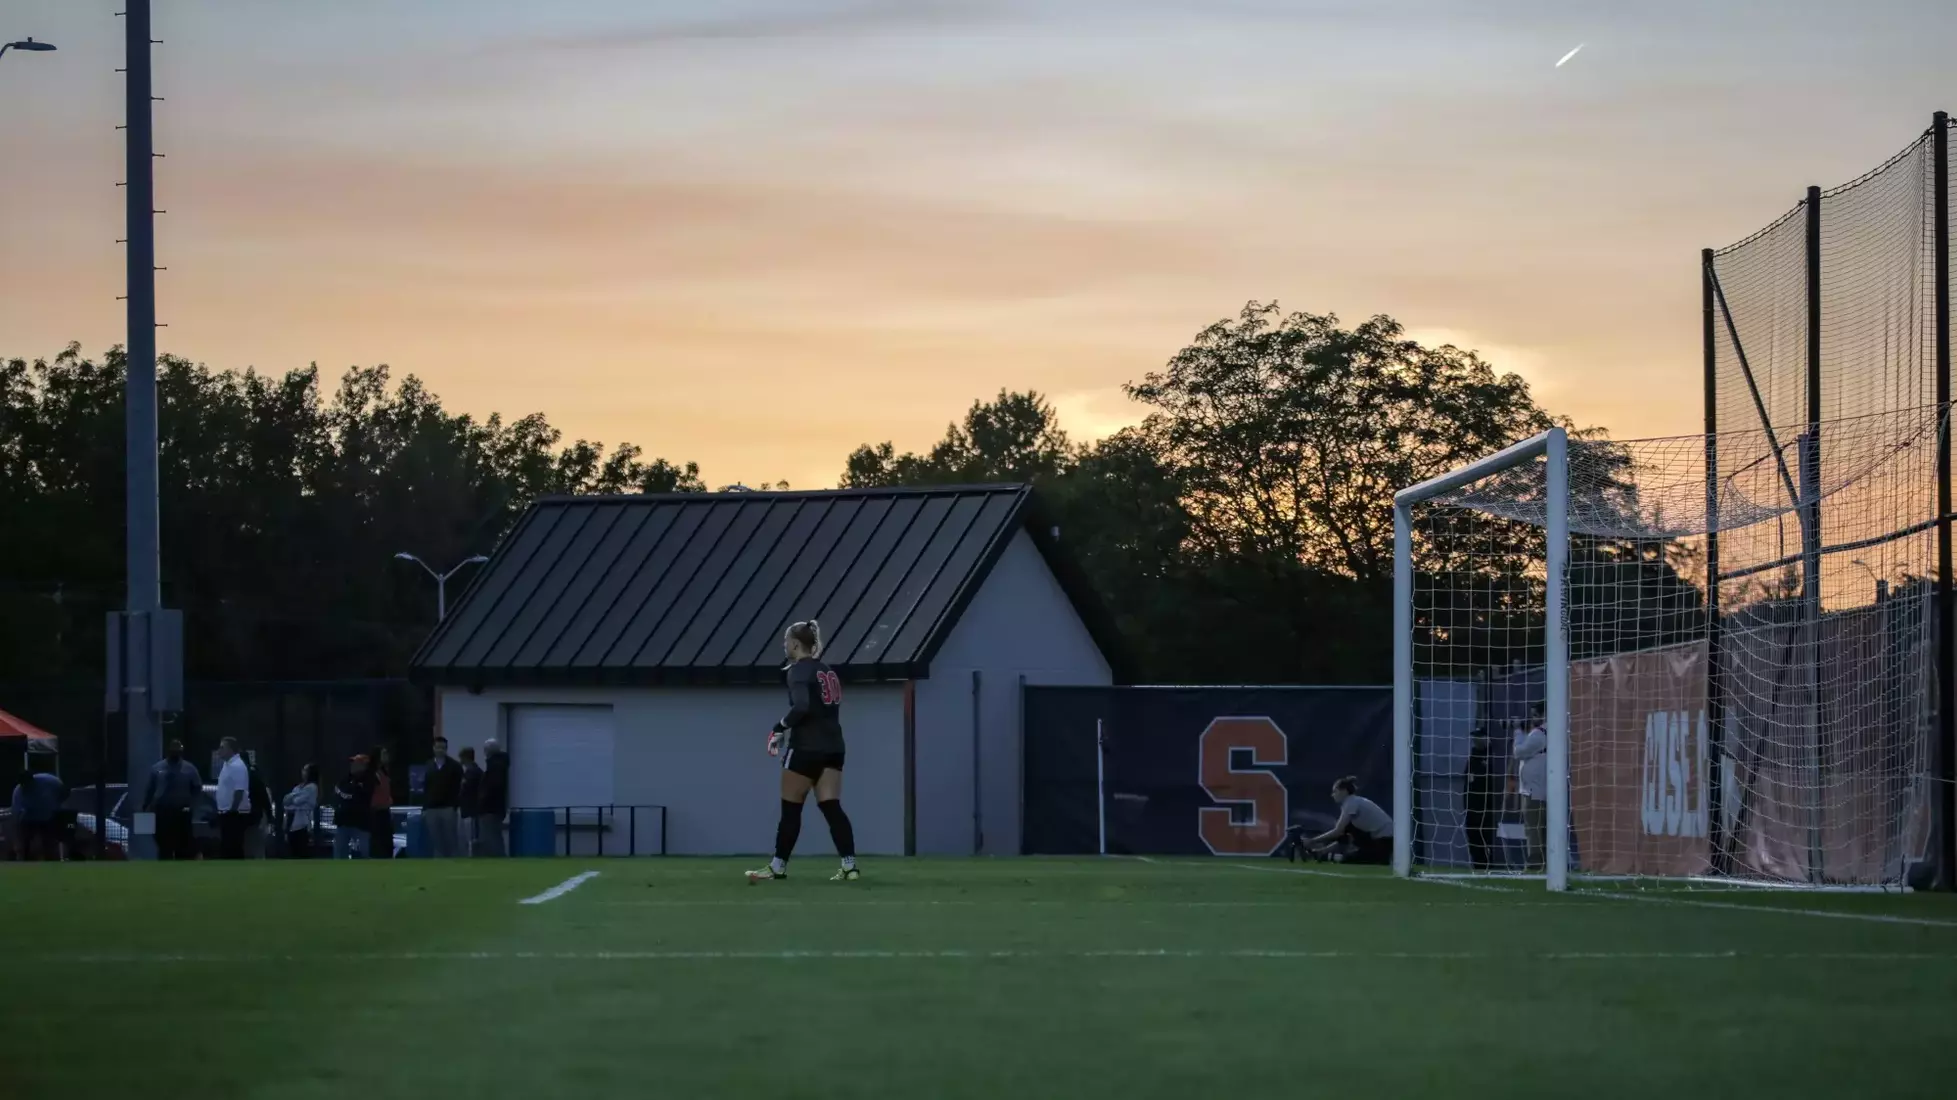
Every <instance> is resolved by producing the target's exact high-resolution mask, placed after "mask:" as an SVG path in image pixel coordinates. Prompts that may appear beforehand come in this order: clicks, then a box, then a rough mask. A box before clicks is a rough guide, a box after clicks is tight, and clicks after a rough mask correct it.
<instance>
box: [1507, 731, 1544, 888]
mask: <svg viewBox="0 0 1957 1100" xmlns="http://www.w3.org/2000/svg"><path fill="white" fill-rule="evenodd" d="M1548 753H1549V733H1548V731H1547V730H1545V729H1544V728H1543V714H1542V710H1541V708H1537V709H1536V710H1535V711H1533V712H1532V713H1531V715H1530V724H1529V732H1528V733H1525V734H1523V735H1522V739H1521V740H1520V741H1517V742H1516V744H1515V785H1516V787H1517V789H1518V790H1520V791H1521V793H1522V829H1523V833H1524V834H1525V835H1526V836H1527V837H1528V841H1529V866H1528V869H1529V870H1530V871H1541V870H1543V868H1544V866H1545V864H1546V862H1547V861H1546V860H1545V859H1544V848H1545V845H1544V843H1543V839H1544V836H1545V834H1546V832H1547V828H1546V825H1547V813H1548V805H1547V803H1545V802H1544V799H1546V798H1548V797H1549V756H1548Z"/></svg>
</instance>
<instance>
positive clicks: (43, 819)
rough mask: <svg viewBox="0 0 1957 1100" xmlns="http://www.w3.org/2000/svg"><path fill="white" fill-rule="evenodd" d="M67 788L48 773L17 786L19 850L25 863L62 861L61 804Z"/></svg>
mask: <svg viewBox="0 0 1957 1100" xmlns="http://www.w3.org/2000/svg"><path fill="white" fill-rule="evenodd" d="M67 793H68V792H67V787H66V786H65V785H64V784H63V783H62V782H61V780H60V778H59V777H57V776H54V775H50V774H48V773H47V772H29V773H28V774H26V775H23V776H21V777H20V782H19V783H18V784H16V785H15V786H14V797H13V811H14V829H15V834H14V835H15V841H14V843H15V848H16V851H17V852H18V858H19V859H20V860H21V861H22V862H25V861H27V860H30V859H34V858H37V857H36V853H39V856H38V858H40V859H44V860H50V861H53V862H56V863H59V862H60V861H61V813H60V811H61V800H62V798H64V797H65V796H66V795H67Z"/></svg>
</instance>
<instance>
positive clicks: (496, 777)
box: [476, 738, 510, 856]
mask: <svg viewBox="0 0 1957 1100" xmlns="http://www.w3.org/2000/svg"><path fill="white" fill-rule="evenodd" d="M482 749H483V752H484V753H485V754H487V755H488V757H489V765H488V767H485V768H484V769H483V772H482V794H481V796H480V797H481V801H479V802H478V803H477V805H476V854H477V855H479V856H501V855H507V854H508V852H509V849H508V846H507V845H505V844H504V842H503V816H504V815H505V814H507V813H509V812H510V754H509V753H506V752H504V751H503V746H502V745H500V744H498V743H497V742H496V740H495V739H494V738H491V739H490V740H488V741H485V742H483V746H482Z"/></svg>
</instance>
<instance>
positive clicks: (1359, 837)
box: [1345, 833, 1393, 867]
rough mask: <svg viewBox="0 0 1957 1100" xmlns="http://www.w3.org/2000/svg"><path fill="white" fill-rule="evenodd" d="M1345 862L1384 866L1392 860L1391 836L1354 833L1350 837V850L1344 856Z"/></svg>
mask: <svg viewBox="0 0 1957 1100" xmlns="http://www.w3.org/2000/svg"><path fill="white" fill-rule="evenodd" d="M1345 862H1347V863H1353V864H1358V865H1360V866H1362V867H1365V866H1371V867H1384V866H1386V865H1387V864H1389V863H1392V862H1393V838H1392V837H1390V836H1367V835H1366V834H1365V833H1355V834H1353V838H1352V852H1351V854H1350V855H1347V856H1346V857H1345Z"/></svg>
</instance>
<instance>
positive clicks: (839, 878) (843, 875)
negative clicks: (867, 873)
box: [829, 867, 863, 882]
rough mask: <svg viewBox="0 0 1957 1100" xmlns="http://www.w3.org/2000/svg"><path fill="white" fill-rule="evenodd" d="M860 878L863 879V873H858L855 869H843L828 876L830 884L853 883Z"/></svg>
mask: <svg viewBox="0 0 1957 1100" xmlns="http://www.w3.org/2000/svg"><path fill="white" fill-rule="evenodd" d="M862 877H863V873H862V872H861V871H858V870H857V869H856V868H854V867H844V868H842V869H841V870H839V871H837V872H836V873H835V874H833V875H830V876H829V881H830V882H855V881H856V880H857V879H860V878H862Z"/></svg>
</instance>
